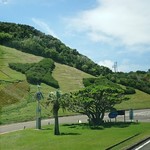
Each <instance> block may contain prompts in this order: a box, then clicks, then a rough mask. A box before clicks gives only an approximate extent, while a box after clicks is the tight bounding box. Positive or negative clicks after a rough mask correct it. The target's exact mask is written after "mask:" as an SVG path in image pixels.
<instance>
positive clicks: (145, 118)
mask: <svg viewBox="0 0 150 150" xmlns="http://www.w3.org/2000/svg"><path fill="white" fill-rule="evenodd" d="M125 118H126V121H130V120H129V111H126V112H125ZM87 119H88V118H87V116H85V115H76V116H67V117H59V123H60V124H65V123H78V121H79V120H80V121H81V122H87ZM104 120H105V121H108V120H109V118H108V114H107V113H106V114H105V117H104ZM134 120H135V121H137V120H138V121H139V122H150V109H143V110H134ZM112 121H114V120H113V119H112ZM117 121H124V117H123V116H119V117H117ZM41 124H42V126H43V125H48V124H54V118H50V119H43V120H42V121H41ZM35 125H36V122H35V121H28V122H21V123H14V124H9V125H1V126H0V134H5V133H9V132H13V131H17V130H23V129H26V128H35Z"/></svg>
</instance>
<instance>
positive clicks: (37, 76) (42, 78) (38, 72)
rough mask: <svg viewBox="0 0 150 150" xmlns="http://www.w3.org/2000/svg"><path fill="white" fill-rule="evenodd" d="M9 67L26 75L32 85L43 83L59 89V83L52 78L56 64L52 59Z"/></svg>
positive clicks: (15, 64) (12, 64) (11, 64)
mask: <svg viewBox="0 0 150 150" xmlns="http://www.w3.org/2000/svg"><path fill="white" fill-rule="evenodd" d="M9 67H10V68H12V69H14V70H16V71H19V72H22V73H24V74H25V75H26V78H27V81H28V82H29V83H31V84H40V83H41V82H43V83H45V84H47V85H50V86H52V87H55V88H59V85H58V82H57V81H56V80H55V79H54V78H53V76H52V71H53V69H54V68H55V64H54V61H53V60H52V59H50V58H45V59H43V60H41V61H40V62H39V63H32V64H29V63H27V64H21V63H10V64H9Z"/></svg>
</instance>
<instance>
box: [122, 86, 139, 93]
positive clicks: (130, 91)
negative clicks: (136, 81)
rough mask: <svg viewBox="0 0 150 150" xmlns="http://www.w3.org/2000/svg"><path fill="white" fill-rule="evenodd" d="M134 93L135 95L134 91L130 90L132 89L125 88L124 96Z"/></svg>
mask: <svg viewBox="0 0 150 150" xmlns="http://www.w3.org/2000/svg"><path fill="white" fill-rule="evenodd" d="M135 93H136V91H135V89H134V88H132V87H126V89H125V94H135Z"/></svg>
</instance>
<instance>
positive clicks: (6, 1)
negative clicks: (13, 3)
mask: <svg viewBox="0 0 150 150" xmlns="http://www.w3.org/2000/svg"><path fill="white" fill-rule="evenodd" d="M0 4H5V5H6V4H8V0H0Z"/></svg>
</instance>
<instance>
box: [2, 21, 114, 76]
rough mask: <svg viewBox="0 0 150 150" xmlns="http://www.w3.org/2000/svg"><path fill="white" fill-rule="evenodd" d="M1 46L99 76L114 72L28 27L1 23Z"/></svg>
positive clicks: (49, 36) (51, 37)
mask: <svg viewBox="0 0 150 150" xmlns="http://www.w3.org/2000/svg"><path fill="white" fill-rule="evenodd" d="M0 44H2V45H6V46H9V47H13V48H16V49H18V50H20V51H23V52H26V53H31V54H34V55H39V56H43V57H47V58H51V59H53V60H54V61H56V62H59V63H63V64H66V65H69V66H72V67H75V68H77V69H79V70H82V71H84V72H87V73H89V74H92V75H94V76H99V75H100V74H103V75H106V74H108V73H111V72H112V71H111V70H110V69H108V68H107V67H103V66H99V65H98V64H96V63H94V62H93V61H92V60H90V59H89V58H87V57H86V56H84V55H81V54H79V52H78V51H77V50H76V49H71V48H69V47H68V46H66V45H65V44H63V43H62V42H61V41H60V40H58V39H56V38H54V37H53V36H51V35H45V34H44V33H42V32H40V31H38V30H36V29H34V28H33V27H31V26H28V25H21V24H15V23H5V22H0Z"/></svg>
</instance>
